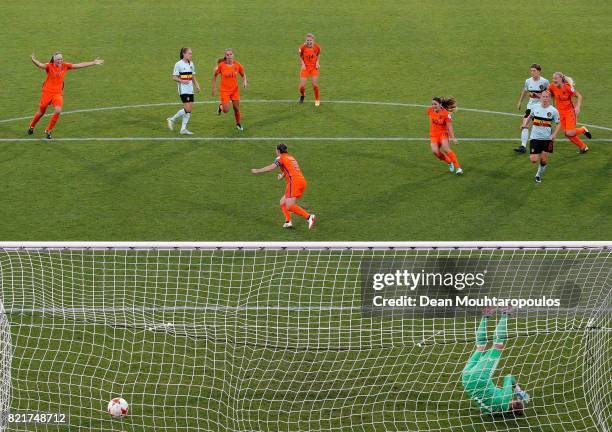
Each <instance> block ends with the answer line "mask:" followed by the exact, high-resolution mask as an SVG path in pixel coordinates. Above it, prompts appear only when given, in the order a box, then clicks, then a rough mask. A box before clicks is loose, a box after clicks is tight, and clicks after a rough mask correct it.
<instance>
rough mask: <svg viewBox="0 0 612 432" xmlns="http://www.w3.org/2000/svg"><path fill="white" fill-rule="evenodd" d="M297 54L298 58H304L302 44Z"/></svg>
mask: <svg viewBox="0 0 612 432" xmlns="http://www.w3.org/2000/svg"><path fill="white" fill-rule="evenodd" d="M298 54H299V56H300V57H304V44H302V45H300V46H299V48H298Z"/></svg>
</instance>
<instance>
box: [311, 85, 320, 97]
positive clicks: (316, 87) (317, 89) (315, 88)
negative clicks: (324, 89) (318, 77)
mask: <svg viewBox="0 0 612 432" xmlns="http://www.w3.org/2000/svg"><path fill="white" fill-rule="evenodd" d="M312 88H313V89H314V94H315V100H319V86H318V85H316V86H312Z"/></svg>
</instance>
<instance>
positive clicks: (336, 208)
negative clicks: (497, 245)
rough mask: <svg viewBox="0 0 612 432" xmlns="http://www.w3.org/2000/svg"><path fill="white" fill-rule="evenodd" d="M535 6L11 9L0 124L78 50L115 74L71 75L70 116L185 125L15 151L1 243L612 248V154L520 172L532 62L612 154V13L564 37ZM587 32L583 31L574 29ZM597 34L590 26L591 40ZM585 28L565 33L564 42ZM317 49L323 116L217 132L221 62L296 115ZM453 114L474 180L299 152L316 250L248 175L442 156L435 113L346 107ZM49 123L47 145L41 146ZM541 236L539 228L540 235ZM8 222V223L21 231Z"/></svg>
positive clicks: (564, 11) (597, 147)
mask: <svg viewBox="0 0 612 432" xmlns="http://www.w3.org/2000/svg"><path fill="white" fill-rule="evenodd" d="M532 8H533V6H532V3H530V2H512V3H511V4H506V3H504V4H489V5H487V6H486V7H485V6H484V5H482V3H481V2H478V1H466V2H461V3H456V4H452V3H448V4H444V5H438V6H436V7H433V6H430V5H425V4H422V3H421V2H401V1H385V2H379V1H376V2H374V1H372V2H361V3H360V4H359V5H351V4H350V3H348V2H336V1H331V2H321V3H309V5H308V7H306V5H304V4H301V3H297V2H280V1H277V2H274V1H273V2H263V1H261V2H257V1H256V2H224V3H223V4H218V3H216V2H197V4H190V5H188V6H186V5H185V6H184V5H171V4H165V5H162V4H151V3H150V2H143V1H133V2H129V4H120V3H112V2H111V3H100V2H94V1H83V2H79V4H78V5H76V6H75V5H74V3H73V2H64V1H58V2H53V3H48V2H40V1H32V2H26V3H23V2H22V3H10V4H6V5H3V13H2V16H0V25H2V28H4V29H5V36H6V39H7V41H9V42H8V43H4V44H2V45H3V46H2V48H1V53H2V56H3V58H5V59H7V60H10V61H8V62H6V63H5V66H4V71H5V79H4V80H3V85H2V88H0V100H1V102H0V104H1V109H0V112H1V113H2V114H1V116H0V117H1V118H0V120H6V119H12V118H19V117H28V118H29V117H31V115H32V114H33V113H34V111H35V109H36V107H37V102H38V98H39V93H40V85H41V83H42V80H43V78H44V76H43V75H44V73H43V72H41V71H38V70H37V69H36V68H34V67H33V65H31V63H30V61H29V55H30V54H31V53H32V52H35V53H36V54H37V55H38V56H39V58H40V59H41V60H46V59H47V58H48V57H50V55H51V54H52V53H53V52H54V51H55V50H62V51H63V53H64V56H65V58H66V60H67V61H84V60H91V59H93V58H94V57H96V56H100V57H102V58H104V59H105V60H106V64H105V65H104V66H101V67H97V68H92V69H85V70H79V71H74V72H69V74H68V76H67V78H66V89H65V106H64V110H65V111H66V112H69V111H74V110H80V109H82V110H90V109H95V108H104V107H117V106H131V105H143V104H160V103H173V104H174V105H167V106H150V107H140V108H125V109H115V110H108V111H95V112H82V113H74V114H70V115H64V116H63V117H61V118H60V121H59V123H58V126H57V128H56V131H55V132H56V133H55V136H56V137H57V138H58V139H59V138H85V137H89V138H93V137H145V138H146V137H154V138H158V139H160V140H158V141H146V140H145V141H108V142H101V141H78V140H77V141H59V140H58V141H56V142H53V143H49V142H39V141H36V142H10V141H0V151H1V152H2V155H3V158H2V162H1V163H2V171H3V185H4V187H3V206H2V208H1V210H0V217H1V218H2V220H4V221H6V222H5V223H3V224H2V227H1V228H0V238H3V239H11V240H28V239H29V240H32V239H45V240H67V239H71V240H77V239H78V240H243V241H246V240H289V241H290V240H296V241H297V240H328V241H329V240H516V239H525V240H536V239H538V240H548V239H555V240H577V239H602V238H609V237H610V234H612V228H611V227H612V223H610V222H611V219H610V214H611V211H610V210H611V207H610V202H611V201H612V200H610V187H609V185H610V182H611V180H612V170H610V165H611V162H612V150H611V149H612V146H611V145H610V143H609V142H597V141H593V142H591V143H590V147H591V149H592V150H591V153H589V154H588V155H586V156H578V155H576V153H575V147H574V146H573V145H571V144H570V143H568V142H559V143H557V145H556V149H555V153H554V154H553V155H552V158H551V162H550V166H549V169H548V171H547V173H546V176H545V178H544V183H543V184H541V185H536V184H535V183H534V181H533V175H534V171H535V168H534V167H533V166H532V165H531V164H530V163H529V162H528V160H527V157H524V156H518V155H516V154H514V152H513V151H512V148H513V147H514V146H516V145H517V142H498V141H496V140H495V138H518V137H519V129H518V126H519V122H520V117H511V116H508V115H499V114H490V113H482V112H473V111H468V110H465V109H464V110H461V107H463V108H474V109H481V110H489V111H499V112H503V113H515V114H518V113H519V111H517V110H516V106H515V105H516V101H517V99H518V95H519V93H520V90H521V85H522V83H523V81H524V79H525V78H527V77H528V66H529V64H531V63H532V62H534V61H535V62H539V63H541V64H542V65H543V73H544V75H545V76H546V77H550V75H551V74H552V73H553V72H554V71H556V70H561V71H564V72H566V73H568V74H569V75H571V76H573V77H574V78H575V80H576V82H577V88H578V89H579V90H580V91H581V92H582V93H583V94H584V97H585V102H584V108H583V112H582V114H581V115H580V120H581V121H584V122H585V123H588V124H594V125H599V126H603V127H606V128H608V129H598V128H592V131H593V134H594V136H595V139H610V138H612V131H610V130H609V128H610V127H612V122H611V121H610V116H609V113H608V111H609V109H608V106H607V105H608V103H607V101H608V100H610V97H611V96H612V95H611V94H610V92H611V90H610V86H609V82H608V81H609V70H610V69H611V67H612V48H611V47H610V46H609V44H605V43H603V41H605V40H606V39H609V37H608V38H607V37H606V36H611V33H612V30H610V28H609V26H608V25H607V23H608V21H609V18H610V16H611V15H612V6H611V5H610V4H608V3H605V2H604V3H602V2H595V1H587V2H581V3H580V5H579V7H577V6H576V5H575V4H574V3H571V2H563V1H562V2H560V3H557V4H555V5H554V6H551V7H547V8H546V14H545V15H546V19H545V20H543V19H542V17H541V16H540V14H534V13H531V12H530V10H531V9H532ZM568 17H571V22H572V23H573V24H572V25H571V26H570V25H569V24H564V23H567V22H568V21H567V20H568ZM586 23H588V25H587V24H586ZM565 27H567V28H565ZM309 31H312V32H314V33H315V35H316V36H317V40H318V42H320V43H321V46H322V56H321V65H322V66H321V77H320V82H321V92H322V93H321V94H322V99H323V103H322V105H321V107H320V108H319V109H315V107H314V106H313V105H312V93H311V90H310V88H309V89H308V93H307V103H306V104H305V105H303V106H298V105H297V104H296V103H293V102H292V103H281V102H278V103H246V102H245V103H243V105H242V116H243V124H244V125H245V127H246V131H245V132H244V133H239V132H238V131H236V130H235V129H233V117H232V116H231V114H229V115H226V116H224V117H222V118H218V117H217V116H216V115H215V114H214V100H213V99H212V97H211V96H210V77H211V74H212V69H213V67H214V65H215V60H216V59H217V58H218V57H219V56H220V55H221V54H222V50H223V49H224V48H226V47H232V48H234V50H235V53H236V57H237V59H238V60H239V61H241V62H242V63H243V65H244V66H245V68H246V71H247V74H248V77H249V81H250V86H249V88H248V89H247V90H246V91H243V92H242V98H243V99H246V100H268V101H269V100H291V101H293V100H297V75H298V65H297V53H296V50H297V46H298V45H299V44H300V43H301V42H302V40H303V36H304V34H305V33H306V32H309ZM187 45H188V46H191V47H192V48H193V50H194V61H195V64H196V67H197V72H198V76H199V80H200V82H201V83H202V84H203V87H204V91H203V93H202V94H201V95H198V96H197V101H199V102H206V103H203V104H198V105H196V106H195V109H194V112H193V115H192V120H191V122H190V129H191V130H193V131H194V132H195V133H196V135H195V136H196V137H219V138H225V139H228V138H229V139H230V140H229V141H188V140H163V138H177V137H178V134H177V133H171V132H170V131H168V130H166V129H165V118H166V117H168V116H169V115H171V114H173V113H174V112H175V111H176V110H177V109H178V108H179V106H180V105H179V103H178V102H179V101H178V97H177V94H176V89H175V85H174V83H173V82H172V81H171V80H170V75H171V71H172V67H173V65H174V62H175V61H176V60H177V57H178V50H179V48H180V47H181V46H187ZM440 94H441V95H454V96H455V97H456V98H457V99H458V103H459V106H460V111H459V112H458V113H457V114H456V116H455V117H456V120H455V128H456V131H457V135H458V136H459V137H463V138H490V139H491V140H490V141H469V140H468V141H462V142H461V143H460V144H459V145H458V146H456V149H455V150H456V152H457V154H458V156H459V158H460V160H461V162H462V164H463V166H464V168H465V173H466V174H465V176H464V177H463V178H457V177H455V176H453V175H451V174H450V173H448V172H447V171H446V169H445V167H444V165H443V164H442V163H440V162H439V161H437V160H436V159H435V158H434V157H433V156H432V155H431V152H430V150H429V144H428V143H427V142H426V141H357V140H355V141H352V140H347V141H332V140H317V141H308V140H306V141H289V142H288V144H289V148H290V151H291V152H292V153H293V154H294V155H295V156H296V158H297V159H298V161H299V162H300V164H301V166H302V169H303V171H304V173H305V175H306V177H307V179H308V182H309V186H308V189H307V191H306V193H305V195H304V197H303V205H304V207H305V208H306V209H308V210H310V211H312V212H315V213H316V214H317V215H318V217H319V223H318V225H317V227H316V230H314V231H312V232H309V231H308V230H307V229H306V225H305V223H304V222H303V221H301V220H296V225H297V229H295V230H293V231H290V232H287V231H284V230H282V229H281V227H280V226H281V225H282V222H283V218H282V214H281V212H280V210H279V208H278V199H279V197H280V196H281V194H282V193H283V190H284V189H283V184H281V183H283V182H277V181H276V179H275V176H274V175H271V174H270V175H267V176H266V175H261V176H259V177H252V176H251V174H250V172H249V169H250V168H252V167H255V166H263V165H265V164H268V163H270V162H271V160H272V159H273V157H274V147H275V145H276V144H277V143H278V141H279V140H278V139H271V140H258V141H239V140H233V138H244V137H246V138H255V137H260V138H261V137H290V138H308V137H316V138H333V137H336V138H337V137H343V138H351V137H358V138H373V137H375V138H383V137H407V138H423V139H424V138H426V137H427V132H428V130H427V128H428V125H427V118H426V115H425V114H424V108H421V107H411V106H397V105H395V106H394V105H362V104H340V103H332V102H330V101H368V102H387V103H405V104H425V105H427V104H429V101H430V98H431V96H432V95H440ZM28 121H29V119H24V120H19V121H10V122H3V123H0V138H4V139H11V138H26V135H25V130H26V129H27V124H28ZM46 121H47V120H46V119H43V120H42V121H41V123H40V124H39V126H38V129H37V131H36V134H37V135H36V136H38V137H40V136H41V135H42V129H43V128H44V126H45V124H46ZM534 218H535V220H537V223H534V222H533V221H534ZM9 221H10V222H9Z"/></svg>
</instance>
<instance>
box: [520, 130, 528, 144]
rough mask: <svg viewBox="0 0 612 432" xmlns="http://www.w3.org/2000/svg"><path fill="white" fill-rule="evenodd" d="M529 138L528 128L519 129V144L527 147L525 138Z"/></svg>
mask: <svg viewBox="0 0 612 432" xmlns="http://www.w3.org/2000/svg"><path fill="white" fill-rule="evenodd" d="M528 139H529V129H527V128H523V129H521V145H522V146H523V147H527V140H528Z"/></svg>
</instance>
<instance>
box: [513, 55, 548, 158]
mask: <svg viewBox="0 0 612 432" xmlns="http://www.w3.org/2000/svg"><path fill="white" fill-rule="evenodd" d="M529 70H530V72H531V78H529V79H526V80H525V86H524V87H523V91H522V92H521V97H519V101H518V104H517V108H518V109H519V110H520V109H521V105H522V104H523V99H524V98H525V96H526V95H529V101H528V102H527V109H526V110H525V116H524V117H523V123H522V124H521V145H520V146H519V147H517V148H515V149H514V151H516V152H518V153H525V152H526V151H527V149H526V148H527V140H528V139H529V126H528V124H529V115H530V114H531V110H532V109H533V107H534V106H535V105H536V104H539V103H540V94H541V93H542V92H543V91H544V90H546V89H548V86H549V85H550V83H549V82H548V80H547V79H546V78H542V66H540V65H539V64H537V63H534V64H532V65H531V67H530V68H529Z"/></svg>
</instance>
